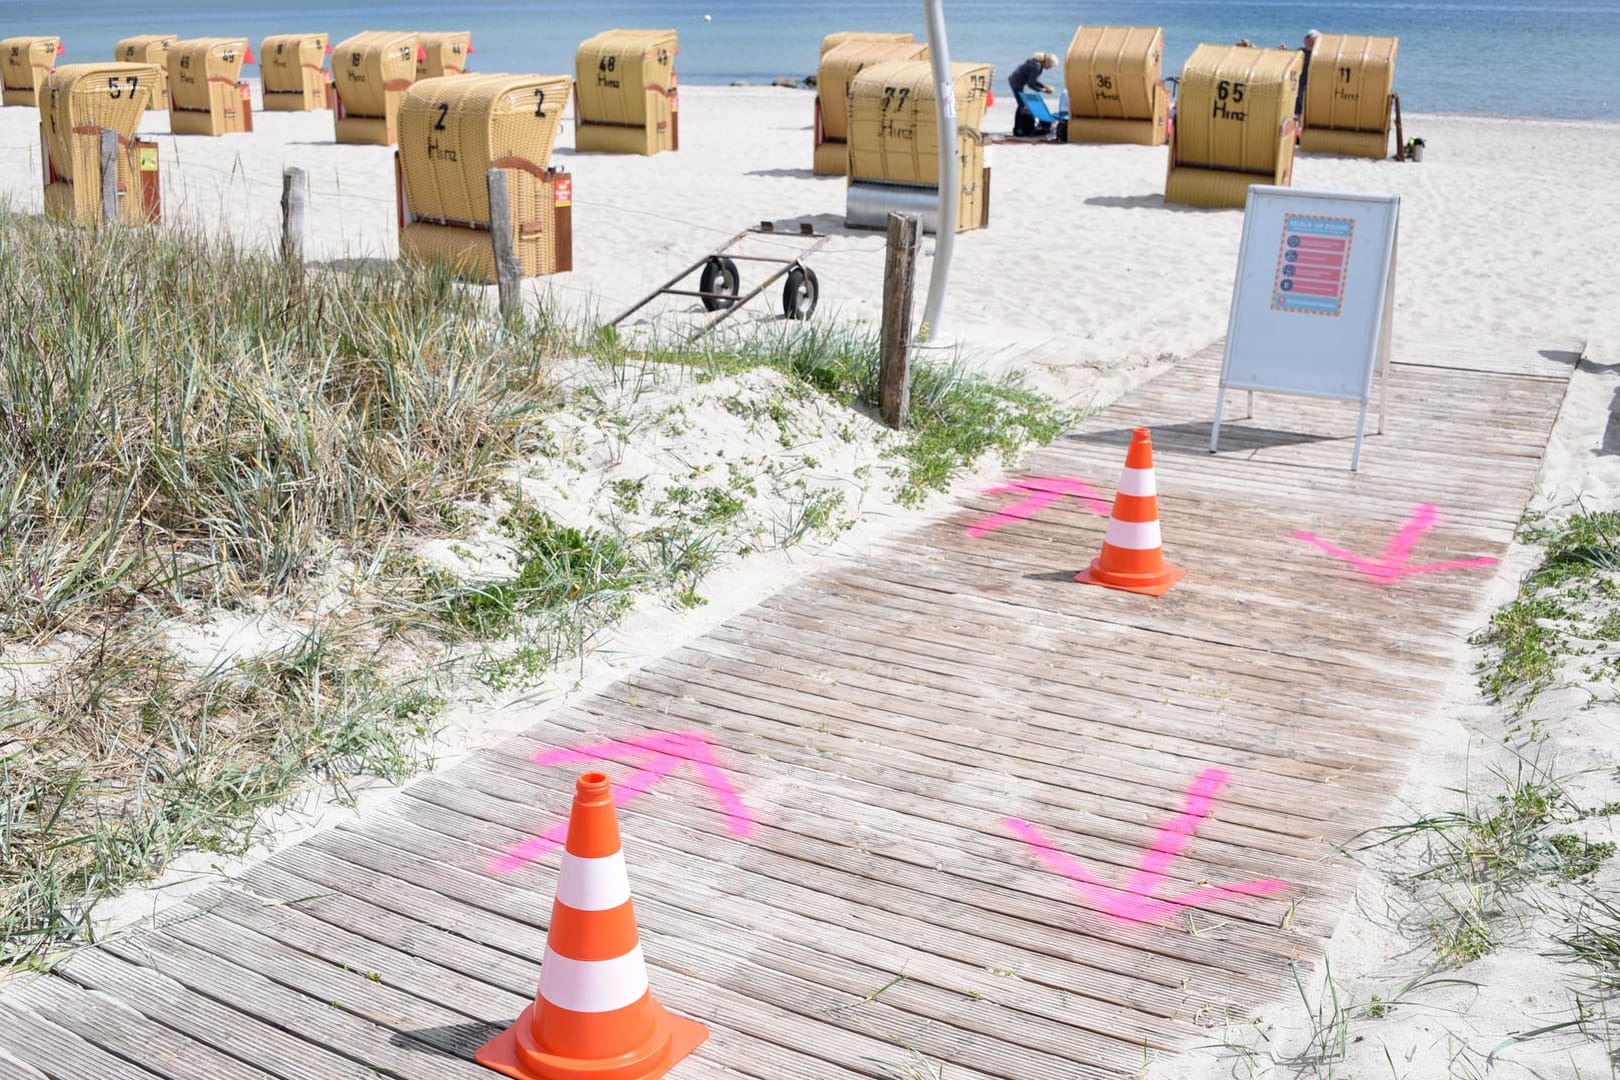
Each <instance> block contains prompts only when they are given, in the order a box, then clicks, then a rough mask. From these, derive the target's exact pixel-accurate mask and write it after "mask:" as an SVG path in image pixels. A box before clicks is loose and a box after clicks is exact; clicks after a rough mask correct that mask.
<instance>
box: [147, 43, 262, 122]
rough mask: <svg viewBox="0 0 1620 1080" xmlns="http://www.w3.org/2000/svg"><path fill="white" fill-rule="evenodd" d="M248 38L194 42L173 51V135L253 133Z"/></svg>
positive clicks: (170, 55) (171, 91)
mask: <svg viewBox="0 0 1620 1080" xmlns="http://www.w3.org/2000/svg"><path fill="white" fill-rule="evenodd" d="M251 58H252V53H251V52H250V51H249V50H248V43H247V38H192V39H191V40H189V41H179V42H176V43H175V44H174V45H173V46H171V47H170V49H169V57H168V60H169V129H170V130H171V131H173V132H174V133H175V134H176V135H230V134H233V133H239V132H247V131H252V130H253V99H252V98H251V97H250V96H249V93H248V84H247V83H245V82H243V81H242V80H241V74H242V63H243V61H244V60H250V59H251Z"/></svg>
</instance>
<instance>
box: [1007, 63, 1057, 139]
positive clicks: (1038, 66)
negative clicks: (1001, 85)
mask: <svg viewBox="0 0 1620 1080" xmlns="http://www.w3.org/2000/svg"><path fill="white" fill-rule="evenodd" d="M1055 67H1057V57H1055V56H1053V55H1052V54H1051V53H1049V52H1038V53H1036V54H1035V55H1034V56H1032V57H1030V58H1029V59H1028V60H1025V61H1024V62H1023V63H1022V64H1019V65H1018V66H1017V67H1016V68H1014V69H1013V73H1012V74H1011V75H1009V76H1008V77H1007V83H1008V85H1010V86H1011V87H1012V92H1013V104H1014V105H1015V106H1016V107H1017V110H1018V111H1017V112H1015V113H1014V114H1013V134H1014V135H1045V134H1046V133H1047V132H1048V131H1049V130H1051V125H1050V124H1040V125H1037V124H1036V123H1035V116H1034V114H1032V113H1031V112H1030V111H1029V109H1027V108H1025V106H1024V99H1023V98H1021V97H1019V96H1018V94H1019V92H1020V91H1023V90H1033V91H1035V92H1036V93H1037V94H1050V93H1052V88H1051V87H1050V86H1047V85H1046V84H1045V83H1043V82H1041V75H1042V73H1044V72H1047V71H1051V70H1052V69H1053V68H1055Z"/></svg>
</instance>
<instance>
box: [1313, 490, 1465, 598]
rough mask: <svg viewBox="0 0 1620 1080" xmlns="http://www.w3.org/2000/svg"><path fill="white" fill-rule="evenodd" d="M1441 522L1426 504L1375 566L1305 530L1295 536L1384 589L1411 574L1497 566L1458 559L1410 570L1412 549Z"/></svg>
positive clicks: (1369, 561)
mask: <svg viewBox="0 0 1620 1080" xmlns="http://www.w3.org/2000/svg"><path fill="white" fill-rule="evenodd" d="M1439 520H1440V511H1439V510H1438V509H1436V508H1435V505H1434V504H1433V503H1424V504H1422V505H1421V506H1419V507H1417V508H1416V509H1415V510H1413V511H1412V516H1411V517H1410V518H1408V519H1407V521H1406V524H1405V525H1404V526H1402V528H1401V531H1400V532H1398V533H1396V534H1395V535H1394V537H1392V538H1391V539H1390V541H1389V544H1388V545H1387V546H1386V547H1385V548H1384V554H1383V555H1382V556H1380V557H1379V559H1378V561H1377V562H1373V561H1372V560H1371V559H1368V558H1366V557H1364V556H1361V555H1356V554H1354V553H1353V552H1349V551H1346V550H1344V549H1343V548H1341V547H1337V546H1335V545H1333V544H1330V543H1328V542H1327V541H1326V540H1323V539H1322V538H1321V537H1319V536H1315V535H1312V534H1311V533H1308V532H1306V531H1305V530H1303V529H1300V530H1298V531H1296V532H1295V533H1294V536H1295V538H1296V539H1299V540H1304V541H1305V542H1306V543H1308V544H1315V545H1316V546H1317V547H1319V548H1321V549H1322V550H1323V551H1325V552H1327V553H1328V554H1329V555H1335V556H1337V557H1338V558H1341V559H1343V560H1344V561H1345V562H1347V563H1349V564H1350V565H1351V566H1354V567H1355V568H1356V569H1357V570H1360V571H1361V572H1362V573H1364V574H1366V575H1367V576H1368V577H1370V578H1372V579H1373V580H1374V581H1376V582H1377V583H1378V584H1380V585H1389V584H1392V583H1393V582H1396V581H1398V580H1400V579H1401V578H1403V577H1405V576H1407V575H1408V574H1432V573H1434V572H1435V571H1436V570H1460V569H1462V568H1463V567H1465V566H1495V565H1496V560H1495V559H1492V558H1481V559H1458V560H1456V561H1454V562H1443V563H1428V564H1426V565H1423V566H1408V565H1407V563H1406V560H1407V558H1408V557H1409V556H1410V555H1411V554H1412V548H1413V547H1414V546H1415V545H1416V544H1417V542H1418V540H1419V538H1421V537H1422V536H1423V534H1424V533H1426V532H1428V531H1429V530H1430V529H1432V528H1434V526H1435V524H1436V523H1437V522H1438V521H1439Z"/></svg>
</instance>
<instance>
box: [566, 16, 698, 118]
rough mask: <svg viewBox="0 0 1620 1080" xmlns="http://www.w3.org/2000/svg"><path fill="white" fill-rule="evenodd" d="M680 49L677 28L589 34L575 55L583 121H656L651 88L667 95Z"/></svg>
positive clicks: (671, 86)
mask: <svg viewBox="0 0 1620 1080" xmlns="http://www.w3.org/2000/svg"><path fill="white" fill-rule="evenodd" d="M678 51H679V46H678V45H677V44H676V37H675V31H673V30H608V31H605V32H603V33H600V34H597V35H596V36H595V37H590V38H586V39H585V41H584V42H582V43H581V44H580V46H579V51H578V52H576V53H575V54H574V85H575V86H576V88H577V90H578V93H579V119H580V122H581V123H585V124H628V125H632V126H635V127H645V126H646V124H647V123H648V121H649V119H652V120H657V119H658V117H657V116H656V115H654V113H653V109H652V108H651V107H649V103H648V97H649V92H652V93H655V94H661V95H664V96H665V97H666V98H667V96H668V94H669V91H670V90H671V89H672V88H673V85H674V72H675V54H676V53H677V52H678Z"/></svg>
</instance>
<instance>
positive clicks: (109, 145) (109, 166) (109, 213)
mask: <svg viewBox="0 0 1620 1080" xmlns="http://www.w3.org/2000/svg"><path fill="white" fill-rule="evenodd" d="M117 222H118V132H116V131H114V130H113V129H112V128H102V129H101V223H102V224H103V225H114V224H117Z"/></svg>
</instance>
